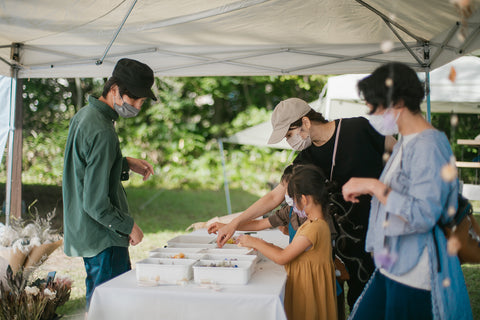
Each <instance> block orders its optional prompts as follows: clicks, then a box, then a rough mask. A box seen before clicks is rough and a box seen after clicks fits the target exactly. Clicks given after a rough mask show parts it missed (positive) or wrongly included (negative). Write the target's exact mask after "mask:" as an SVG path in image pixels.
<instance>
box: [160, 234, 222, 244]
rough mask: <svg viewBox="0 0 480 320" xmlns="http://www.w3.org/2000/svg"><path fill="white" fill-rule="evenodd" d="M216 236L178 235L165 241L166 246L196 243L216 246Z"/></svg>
mask: <svg viewBox="0 0 480 320" xmlns="http://www.w3.org/2000/svg"><path fill="white" fill-rule="evenodd" d="M216 240H217V238H216V237H215V236H195V235H189V234H184V235H179V236H176V237H174V238H172V239H170V240H168V241H167V244H168V246H169V247H170V246H172V245H175V246H179V245H182V244H197V245H200V244H202V245H214V246H215V247H216V246H217V243H216Z"/></svg>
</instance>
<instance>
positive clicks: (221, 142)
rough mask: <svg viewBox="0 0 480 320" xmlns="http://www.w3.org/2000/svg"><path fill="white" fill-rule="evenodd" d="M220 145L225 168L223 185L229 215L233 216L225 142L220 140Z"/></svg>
mask: <svg viewBox="0 0 480 320" xmlns="http://www.w3.org/2000/svg"><path fill="white" fill-rule="evenodd" d="M218 145H219V147H220V154H221V156H222V168H223V181H224V183H223V185H224V189H225V199H226V201H227V211H228V214H232V204H231V202H230V190H229V188H228V178H227V168H226V167H225V153H224V152H223V141H222V139H218Z"/></svg>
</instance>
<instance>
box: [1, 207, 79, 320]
mask: <svg viewBox="0 0 480 320" xmlns="http://www.w3.org/2000/svg"><path fill="white" fill-rule="evenodd" d="M54 217H55V210H54V211H52V212H51V213H48V214H47V216H46V218H41V217H40V216H39V215H38V212H36V214H35V216H34V219H33V220H31V221H30V222H28V223H27V221H24V220H22V219H18V220H15V219H12V220H11V221H10V224H9V225H8V226H5V225H3V224H1V223H0V259H1V258H3V259H5V260H3V261H5V262H6V263H4V265H5V267H4V268H3V269H2V268H0V320H3V319H16V320H23V319H39V320H53V319H59V318H60V317H59V316H58V315H57V314H56V313H55V310H56V309H57V307H59V306H61V305H63V304H64V303H65V302H66V301H68V299H69V298H70V291H71V288H72V281H71V280H70V279H68V278H57V279H56V280H55V279H54V276H53V277H51V276H50V277H47V279H36V280H35V281H33V282H31V281H29V278H30V276H31V275H32V274H33V271H34V270H35V269H36V267H38V266H40V265H41V264H42V263H43V262H44V261H45V260H46V259H47V258H48V256H49V255H50V254H51V253H52V252H53V251H54V250H55V249H57V248H58V247H59V246H60V245H61V244H62V242H63V239H62V237H61V236H60V235H59V234H58V232H56V230H53V229H52V227H51V226H52V219H53V218H54ZM4 275H5V276H4Z"/></svg>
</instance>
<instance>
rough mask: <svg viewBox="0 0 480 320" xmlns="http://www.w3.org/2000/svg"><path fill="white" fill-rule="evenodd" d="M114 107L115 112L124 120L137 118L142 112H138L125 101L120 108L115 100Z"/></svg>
mask: <svg viewBox="0 0 480 320" xmlns="http://www.w3.org/2000/svg"><path fill="white" fill-rule="evenodd" d="M120 99H122V97H120ZM122 101H123V99H122ZM113 107H114V108H115V111H117V113H118V115H119V116H121V117H122V118H133V117H135V116H137V115H138V113H139V112H140V110H138V109H137V108H135V107H134V106H132V105H131V104H128V103H126V102H125V101H123V104H122V105H121V106H119V105H118V104H116V103H115V100H113Z"/></svg>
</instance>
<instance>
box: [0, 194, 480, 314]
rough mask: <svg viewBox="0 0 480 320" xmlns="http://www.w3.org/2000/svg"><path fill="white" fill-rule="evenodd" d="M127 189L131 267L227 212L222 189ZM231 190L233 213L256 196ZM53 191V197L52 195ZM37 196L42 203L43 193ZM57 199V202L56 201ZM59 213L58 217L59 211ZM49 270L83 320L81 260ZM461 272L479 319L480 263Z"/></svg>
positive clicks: (60, 258)
mask: <svg viewBox="0 0 480 320" xmlns="http://www.w3.org/2000/svg"><path fill="white" fill-rule="evenodd" d="M0 190H1V189H0ZM126 191H127V195H128V199H129V204H130V209H131V212H132V215H133V217H134V219H135V221H136V222H137V224H138V225H139V226H140V227H141V228H142V229H143V232H144V235H145V237H144V240H143V241H142V243H141V244H139V245H138V246H135V247H131V248H130V255H131V260H132V265H133V266H134V264H135V262H136V261H138V260H141V259H144V258H146V257H147V255H148V251H149V250H151V249H154V248H158V247H163V246H164V245H165V244H166V242H167V240H169V239H171V238H173V237H174V236H176V235H179V234H183V233H185V229H186V228H187V227H188V226H189V225H190V224H192V223H194V222H199V221H207V220H209V219H211V218H213V217H215V216H221V215H225V214H226V211H227V210H226V203H225V196H224V192H223V190H220V191H210V190H202V191H178V190H164V189H153V188H136V187H128V188H127V189H126ZM27 192H28V191H27ZM58 192H59V188H57V189H55V188H53V189H52V188H49V189H48V193H49V195H51V196H52V197H54V198H55V197H56V198H58V194H57V193H58ZM230 192H231V199H232V211H233V212H238V211H242V210H244V209H245V208H247V207H248V206H249V205H250V204H252V203H253V202H254V201H255V200H257V199H258V196H257V195H253V194H249V193H247V192H245V191H241V190H231V191H230ZM29 193H30V194H31V193H32V192H29ZM55 194H56V196H53V195H55ZM38 197H39V199H38V200H39V205H40V206H41V205H42V203H41V202H42V196H41V195H38ZM60 198H61V190H60ZM56 201H57V203H58V200H56ZM474 206H475V208H476V210H475V211H476V212H479V211H480V210H479V209H480V202H476V203H474ZM60 207H61V206H60ZM57 210H58V206H57ZM50 211H51V209H50ZM60 211H61V210H60ZM59 215H60V216H61V212H60V214H59ZM476 218H477V220H479V221H480V216H479V215H476ZM52 270H56V271H57V275H58V276H68V277H70V278H71V279H72V280H74V284H73V287H72V293H71V298H70V300H69V301H68V302H67V303H66V304H65V305H64V306H63V307H61V308H60V309H59V310H57V311H58V312H59V314H63V315H64V319H75V320H77V319H82V318H83V314H84V308H85V284H84V281H85V269H84V267H83V260H82V259H81V258H70V257H67V256H65V254H64V253H63V251H62V249H61V248H59V249H57V250H56V251H55V252H54V253H53V254H52V255H51V256H50V257H49V259H48V260H47V261H46V262H45V263H44V264H43V265H42V266H41V267H39V268H38V269H37V271H36V274H37V276H39V277H45V276H46V274H47V272H48V271H52ZM463 271H464V275H465V280H466V283H467V287H468V292H469V295H470V302H471V305H472V310H473V314H474V319H476V320H480V265H464V266H463Z"/></svg>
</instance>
